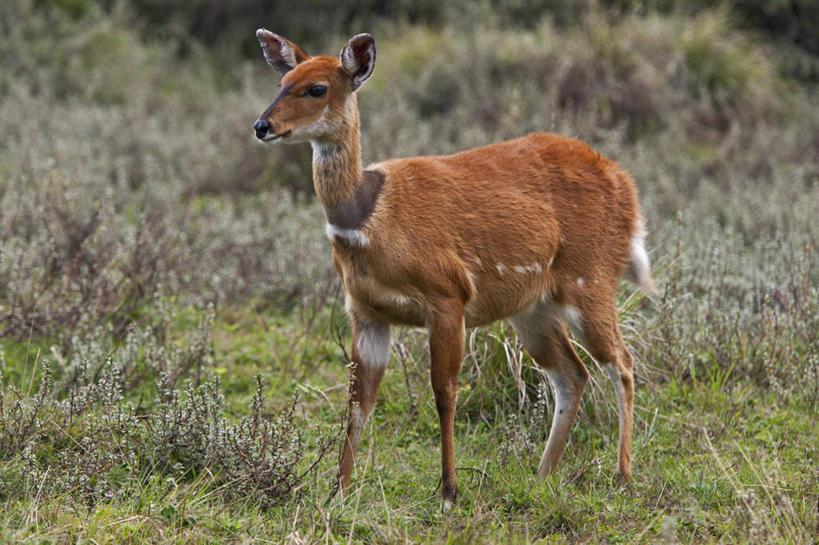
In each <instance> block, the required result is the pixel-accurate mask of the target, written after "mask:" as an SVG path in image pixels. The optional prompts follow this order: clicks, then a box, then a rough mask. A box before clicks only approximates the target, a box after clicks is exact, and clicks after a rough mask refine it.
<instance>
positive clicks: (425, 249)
mask: <svg viewBox="0 0 819 545" xmlns="http://www.w3.org/2000/svg"><path fill="white" fill-rule="evenodd" d="M256 36H257V38H258V39H259V42H260V43H261V46H262V50H263V52H264V56H265V58H266V59H267V62H268V63H269V64H270V65H271V66H272V67H273V68H275V69H276V70H277V71H279V72H280V73H281V74H282V76H283V77H282V79H281V88H280V90H279V91H278V94H277V95H276V97H275V99H274V100H273V102H272V103H271V104H270V106H269V107H268V108H267V109H266V110H265V111H264V112H263V113H262V115H261V116H260V117H259V119H258V120H257V121H256V122H255V123H254V125H253V128H254V129H255V131H256V137H257V138H258V139H259V140H263V141H265V142H288V143H295V142H310V144H311V146H312V148H313V183H314V185H315V190H316V195H317V197H318V201H319V203H320V204H321V207H322V208H323V210H324V215H325V217H326V219H327V227H326V234H327V237H328V238H329V239H330V244H331V246H332V249H333V265H334V266H335V269H336V270H337V271H338V274H339V276H340V277H341V282H342V285H343V287H344V294H345V300H346V303H345V306H346V310H347V313H348V315H349V319H350V322H351V323H352V333H353V339H352V348H351V351H350V356H351V360H352V361H351V365H350V397H349V422H348V423H347V430H346V439H345V442H344V446H343V450H342V455H341V461H340V466H339V473H338V481H339V484H340V487H341V490H342V492H344V491H346V489H347V488H348V486H349V484H350V476H351V473H352V470H353V466H354V465H355V456H356V450H357V448H358V444H359V439H360V437H361V430H362V428H363V427H364V423H365V421H366V419H367V417H368V416H369V414H370V413H371V412H372V409H373V405H374V404H375V399H376V394H377V391H378V387H379V384H380V383H381V379H382V377H383V376H384V370H385V368H386V365H387V360H388V359H389V353H390V326H391V325H409V326H416V327H426V328H427V329H428V330H429V348H430V359H431V369H430V374H431V381H432V389H433V392H434V396H435V405H436V408H437V410H438V420H439V425H440V433H441V462H442V481H441V496H442V501H443V504H442V505H443V507H444V509H448V508H449V507H451V506H452V502H453V501H454V500H455V496H456V493H457V487H456V484H455V456H454V447H453V426H454V420H455V398H456V393H457V388H458V372H459V371H460V367H461V360H462V357H463V352H464V336H465V328H467V327H476V326H481V325H485V324H489V323H492V322H494V321H496V320H500V319H502V318H507V319H508V320H509V321H510V322H511V323H512V326H513V327H514V329H515V331H516V333H517V335H518V336H519V338H520V340H521V342H522V344H523V346H524V347H525V348H526V350H527V351H528V352H529V353H530V354H531V356H532V357H533V359H534V360H535V361H536V362H537V364H538V365H539V366H540V367H541V368H542V369H543V370H544V371H545V374H546V375H547V377H548V379H549V382H550V383H551V386H552V388H553V390H554V398H555V410H554V416H553V420H552V426H551V431H550V433H549V438H548V441H547V442H546V448H545V450H544V452H543V456H542V458H541V460H540V464H539V466H538V470H537V473H538V476H540V477H541V478H543V477H545V476H546V475H547V474H548V473H549V472H550V471H552V470H553V469H554V468H555V466H556V464H557V462H558V460H559V458H560V455H561V453H562V451H563V449H564V446H565V445H566V440H567V438H568V435H569V431H570V429H571V426H572V422H573V421H574V419H575V417H576V415H577V411H578V408H579V405H580V397H581V394H582V392H583V388H584V386H585V385H586V382H587V380H588V377H589V373H588V371H587V370H586V366H585V365H584V364H583V362H582V361H581V359H580V358H579V357H578V356H577V354H576V353H575V351H574V349H573V348H572V344H571V342H570V340H569V337H568V336H567V333H566V329H565V327H564V322H565V323H568V325H570V326H571V327H572V328H573V329H574V330H575V331H576V333H577V335H579V337H580V338H581V339H582V341H583V343H584V347H585V348H586V349H588V351H589V352H590V354H592V355H593V356H594V358H595V359H596V360H597V361H598V362H600V363H601V364H602V365H603V366H604V367H605V368H607V369H608V373H609V376H610V378H611V382H612V383H613V385H614V391H615V393H616V394H617V402H618V408H619V426H620V436H619V448H618V465H617V470H618V475H619V477H620V479H622V480H626V481H627V480H628V479H629V478H630V476H631V430H632V400H633V396H634V381H633V375H632V356H631V354H630V353H629V351H628V349H627V348H626V346H625V345H624V343H623V340H622V337H621V335H620V331H619V329H618V325H617V309H616V307H615V303H614V296H615V292H616V289H617V286H618V281H619V279H620V278H621V277H623V276H625V277H626V278H627V279H629V280H631V281H633V282H634V283H636V284H638V285H639V286H641V287H642V288H643V289H644V290H647V291H648V290H651V289H652V279H651V272H650V269H649V260H648V255H647V253H646V250H645V246H644V237H645V233H644V231H643V226H642V225H643V222H642V219H641V215H640V210H639V204H638V201H637V189H636V187H635V184H634V181H633V180H632V179H631V178H630V177H629V175H628V174H626V173H625V172H623V171H622V170H620V169H619V168H618V166H617V164H616V163H614V162H613V161H610V160H608V159H606V158H605V157H603V156H601V155H600V154H599V153H597V152H595V151H593V150H592V149H591V148H590V147H589V146H588V145H586V144H585V143H583V142H581V141H579V140H575V139H567V138H564V137H561V136H558V135H555V134H530V135H528V136H524V137H522V138H518V139H515V140H510V141H507V142H501V143H498V144H492V145H488V146H484V147H480V148H476V149H472V150H468V151H464V152H461V153H457V154H455V155H447V156H432V157H412V158H405V159H390V160H386V161H383V162H380V163H376V164H373V165H370V166H368V167H367V168H366V169H365V168H364V167H363V166H362V163H361V149H360V135H359V116H358V105H357V99H356V91H357V90H358V89H359V88H360V87H361V85H362V84H363V83H364V82H365V81H367V79H368V78H369V77H370V76H371V75H372V73H373V68H374V67H375V40H374V39H373V37H372V36H371V35H370V34H358V35H357V36H353V37H352V38H351V39H350V40H349V41H348V42H347V44H346V45H345V46H344V48H343V49H342V50H341V53H340V55H339V57H338V58H335V57H330V56H315V57H311V56H310V55H308V54H307V53H306V52H305V51H304V49H302V48H301V47H299V46H298V45H296V44H294V43H292V42H290V41H289V40H287V39H285V38H283V37H281V36H279V35H276V34H274V33H272V32H270V31H268V30H265V29H259V30H258V31H257V32H256Z"/></svg>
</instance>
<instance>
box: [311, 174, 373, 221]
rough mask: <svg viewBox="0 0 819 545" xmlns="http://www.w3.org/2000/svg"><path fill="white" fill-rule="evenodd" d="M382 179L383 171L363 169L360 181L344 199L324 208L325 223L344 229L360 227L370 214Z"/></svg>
mask: <svg viewBox="0 0 819 545" xmlns="http://www.w3.org/2000/svg"><path fill="white" fill-rule="evenodd" d="M384 181H385V179H384V174H383V173H381V172H379V171H377V170H365V171H364V172H363V174H362V176H361V182H360V183H358V184H357V185H356V188H355V190H354V191H353V194H352V195H350V197H349V198H348V199H347V200H346V201H344V202H342V203H340V204H338V205H336V206H333V207H332V208H328V209H326V210H324V215H325V217H326V218H327V223H329V224H331V225H333V226H335V227H337V228H339V229H345V230H346V229H358V228H359V227H361V225H363V224H364V222H366V221H367V219H368V218H369V217H370V216H371V215H372V213H373V210H374V209H375V204H376V202H377V201H378V196H379V194H380V193H381V188H382V187H383V185H384Z"/></svg>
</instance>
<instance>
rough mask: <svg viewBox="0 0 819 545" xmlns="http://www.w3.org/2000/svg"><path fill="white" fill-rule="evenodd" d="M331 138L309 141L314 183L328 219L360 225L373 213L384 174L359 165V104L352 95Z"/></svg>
mask: <svg viewBox="0 0 819 545" xmlns="http://www.w3.org/2000/svg"><path fill="white" fill-rule="evenodd" d="M334 136H335V137H334V138H333V139H327V140H316V141H313V142H311V144H312V147H313V184H314V185H315V188H316V195H317V196H318V199H319V202H320V203H321V206H322V208H323V209H324V216H325V217H326V218H327V223H329V224H331V225H334V226H336V227H339V228H342V229H356V228H358V227H360V226H361V225H362V224H363V223H364V222H365V221H366V220H367V218H369V216H370V214H372V211H373V208H374V207H375V202H376V200H377V198H378V194H379V192H380V190H381V186H382V185H383V183H384V176H383V175H382V174H381V173H380V172H376V171H371V170H367V171H364V170H363V167H362V166H361V144H360V142H359V130H358V108H357V107H356V104H355V98H354V97H352V100H351V102H350V103H348V110H347V115H346V116H345V119H344V121H343V122H342V123H341V125H340V127H339V128H338V132H337V134H336V135H334Z"/></svg>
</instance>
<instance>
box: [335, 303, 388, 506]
mask: <svg viewBox="0 0 819 545" xmlns="http://www.w3.org/2000/svg"><path fill="white" fill-rule="evenodd" d="M351 321H352V325H353V342H352V348H351V350H350V357H351V361H352V365H351V367H350V397H349V400H348V414H349V419H350V420H349V422H348V423H347V436H346V439H345V441H344V450H343V451H342V454H341V463H340V464H339V469H338V481H339V485H340V486H341V492H342V494H345V493H346V492H347V487H349V486H350V475H351V474H352V472H353V466H354V465H355V454H356V451H357V450H358V442H359V440H360V439H361V430H362V429H364V424H365V423H366V421H367V417H368V416H369V415H370V413H371V412H372V410H373V406H374V405H375V398H376V395H377V394H378V387H379V385H380V384H381V379H382V378H383V377H384V370H385V369H386V367H387V360H388V359H389V357H390V326H389V325H387V324H384V323H381V322H373V321H366V320H361V319H358V318H357V317H356V316H354V315H353V316H351Z"/></svg>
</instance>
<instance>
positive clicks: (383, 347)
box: [355, 321, 390, 367]
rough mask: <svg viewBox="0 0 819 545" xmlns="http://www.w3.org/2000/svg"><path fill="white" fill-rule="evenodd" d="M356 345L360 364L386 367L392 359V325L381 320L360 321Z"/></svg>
mask: <svg viewBox="0 0 819 545" xmlns="http://www.w3.org/2000/svg"><path fill="white" fill-rule="evenodd" d="M355 347H356V350H358V358H359V359H360V360H361V361H359V362H356V363H357V364H358V365H365V366H368V367H384V366H385V365H387V360H389V359H390V326H388V325H387V324H384V323H381V322H363V321H362V322H358V323H357V328H356V340H355Z"/></svg>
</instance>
